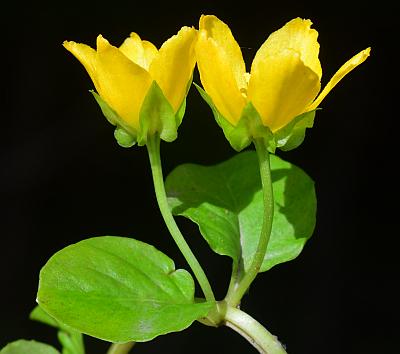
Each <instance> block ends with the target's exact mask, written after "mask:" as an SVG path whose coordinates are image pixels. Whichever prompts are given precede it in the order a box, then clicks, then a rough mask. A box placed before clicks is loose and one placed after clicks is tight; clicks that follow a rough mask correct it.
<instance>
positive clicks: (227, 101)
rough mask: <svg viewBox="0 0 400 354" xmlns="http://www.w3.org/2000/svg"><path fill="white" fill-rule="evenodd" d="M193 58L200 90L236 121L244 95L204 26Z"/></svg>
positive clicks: (223, 112) (242, 104) (226, 61)
mask: <svg viewBox="0 0 400 354" xmlns="http://www.w3.org/2000/svg"><path fill="white" fill-rule="evenodd" d="M196 59H197V67H198V68H199V72H200V80H201V83H202V84H203V87H204V90H205V91H206V92H207V94H208V95H209V96H210V97H211V99H212V101H213V103H214V105H215V106H216V108H217V109H218V111H219V113H221V114H222V116H223V117H224V118H225V119H227V120H228V121H229V122H230V123H232V124H233V125H236V123H237V122H238V121H239V119H240V116H241V113H242V111H243V108H244V106H245V104H246V99H245V97H244V96H243V95H242V93H241V92H240V89H239V87H238V85H237V82H236V79H235V76H234V73H233V70H232V67H231V66H230V59H229V58H228V55H227V54H226V52H225V51H224V50H223V49H222V48H221V47H220V46H219V45H218V43H217V42H216V41H215V40H214V39H213V38H208V37H207V33H206V32H205V31H204V30H202V31H200V32H199V37H198V41H197V45H196Z"/></svg>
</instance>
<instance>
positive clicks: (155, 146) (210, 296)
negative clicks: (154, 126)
mask: <svg viewBox="0 0 400 354" xmlns="http://www.w3.org/2000/svg"><path fill="white" fill-rule="evenodd" d="M147 150H148V153H149V159H150V165H151V171H152V174H153V183H154V189H155V193H156V198H157V202H158V206H159V208H160V211H161V215H162V217H163V218H164V222H165V224H166V225H167V228H168V230H169V232H170V234H171V236H172V238H173V239H174V241H175V243H176V245H177V246H178V248H179V250H180V251H181V252H182V254H183V256H184V257H185V259H186V261H187V262H188V264H189V266H190V268H191V269H192V271H193V273H194V275H195V277H196V279H197V281H198V282H199V284H200V287H201V289H202V291H203V293H204V296H205V297H206V300H207V301H215V297H214V293H213V291H212V289H211V286H210V283H209V281H208V279H207V276H206V274H205V273H204V270H203V268H202V267H201V265H200V263H199V261H198V260H197V259H196V257H195V255H194V254H193V252H192V250H191V249H190V247H189V245H188V244H187V243H186V241H185V239H184V237H183V235H182V233H181V232H180V230H179V228H178V226H177V225H176V222H175V219H174V217H173V216H172V213H171V210H170V208H169V205H168V199H167V195H166V192H165V186H164V178H163V173H162V167H161V159H160V137H159V136H158V135H153V136H151V137H149V139H148V140H147Z"/></svg>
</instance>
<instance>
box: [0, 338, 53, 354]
mask: <svg viewBox="0 0 400 354" xmlns="http://www.w3.org/2000/svg"><path fill="white" fill-rule="evenodd" d="M0 354H60V352H59V351H58V350H57V349H55V348H53V347H52V346H50V345H48V344H45V343H41V342H36V341H34V340H25V339H19V340H17V341H15V342H12V343H9V344H7V345H6V346H5V347H4V348H3V349H1V350H0Z"/></svg>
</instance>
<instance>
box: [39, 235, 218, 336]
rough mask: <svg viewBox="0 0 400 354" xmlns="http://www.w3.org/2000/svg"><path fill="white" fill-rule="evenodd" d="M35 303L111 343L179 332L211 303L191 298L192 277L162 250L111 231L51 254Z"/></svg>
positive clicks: (58, 318) (59, 317)
mask: <svg viewBox="0 0 400 354" xmlns="http://www.w3.org/2000/svg"><path fill="white" fill-rule="evenodd" d="M38 302H39V304H40V306H41V307H42V308H43V309H44V310H45V311H46V312H47V313H49V314H50V315H51V316H52V317H54V318H55V319H56V320H57V321H59V322H61V323H63V324H67V325H68V326H71V327H73V328H74V329H76V330H78V331H80V332H82V333H86V334H89V335H91V336H93V337H97V338H100V339H103V340H107V341H111V342H127V341H139V342H143V341H148V340H151V339H153V338H154V337H156V336H158V335H161V334H166V333H169V332H175V331H181V330H183V329H185V328H187V327H188V326H190V324H191V323H192V322H193V321H194V320H196V319H199V318H201V317H204V316H206V315H207V313H208V311H209V310H210V309H211V307H212V306H214V304H211V303H206V302H203V303H195V301H194V282H193V279H192V277H191V276H190V274H189V273H188V272H187V271H185V270H182V269H180V270H175V266H174V263H173V261H172V260H171V259H170V258H168V257H167V256H166V255H165V254H163V253H161V252H160V251H158V250H157V249H155V248H154V247H152V246H150V245H148V244H146V243H143V242H140V241H137V240H134V239H130V238H123V237H110V236H104V237H96V238H91V239H87V240H84V241H81V242H79V243H77V244H74V245H71V246H68V247H66V248H64V249H63V250H61V251H59V252H57V253H56V254H55V255H54V256H52V257H51V258H50V260H49V261H48V262H47V264H46V265H45V266H44V267H43V269H42V270H41V272H40V281H39V291H38Z"/></svg>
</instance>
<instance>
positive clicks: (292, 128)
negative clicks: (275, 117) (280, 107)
mask: <svg viewBox="0 0 400 354" xmlns="http://www.w3.org/2000/svg"><path fill="white" fill-rule="evenodd" d="M315 112H316V110H314V111H310V112H306V113H303V114H300V115H299V116H297V117H296V118H295V119H293V120H292V121H291V122H290V123H289V124H287V125H286V126H284V127H283V128H281V129H279V130H278V131H277V132H276V133H275V134H274V136H275V141H276V146H277V147H278V148H279V149H281V150H283V151H289V150H293V149H295V148H297V147H298V146H299V145H300V144H301V143H302V142H303V141H304V138H305V135H306V129H307V128H312V127H313V125H314V118H315Z"/></svg>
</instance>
